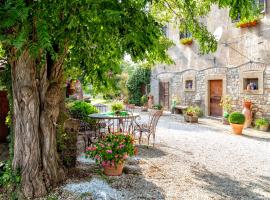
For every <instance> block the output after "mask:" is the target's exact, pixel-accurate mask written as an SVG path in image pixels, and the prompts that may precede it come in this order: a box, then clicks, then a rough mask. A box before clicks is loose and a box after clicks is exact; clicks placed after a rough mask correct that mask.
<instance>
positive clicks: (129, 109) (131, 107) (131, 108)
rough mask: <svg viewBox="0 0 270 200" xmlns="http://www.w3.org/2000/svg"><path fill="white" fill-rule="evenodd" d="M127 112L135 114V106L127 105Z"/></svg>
mask: <svg viewBox="0 0 270 200" xmlns="http://www.w3.org/2000/svg"><path fill="white" fill-rule="evenodd" d="M126 110H127V111H129V112H134V110H135V104H127V105H126Z"/></svg>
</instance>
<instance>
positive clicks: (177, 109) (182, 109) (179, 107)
mask: <svg viewBox="0 0 270 200" xmlns="http://www.w3.org/2000/svg"><path fill="white" fill-rule="evenodd" d="M187 108H188V106H183V105H176V106H175V107H174V114H184V112H185V111H186V110H187Z"/></svg>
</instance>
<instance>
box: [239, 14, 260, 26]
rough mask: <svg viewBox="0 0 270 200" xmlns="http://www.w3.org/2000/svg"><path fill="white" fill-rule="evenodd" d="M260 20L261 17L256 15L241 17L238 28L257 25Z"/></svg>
mask: <svg viewBox="0 0 270 200" xmlns="http://www.w3.org/2000/svg"><path fill="white" fill-rule="evenodd" d="M258 22H259V17H258V16H254V17H251V18H248V19H247V18H244V19H241V20H240V21H239V22H238V23H236V27H237V28H248V27H253V26H256V25H257V24H258Z"/></svg>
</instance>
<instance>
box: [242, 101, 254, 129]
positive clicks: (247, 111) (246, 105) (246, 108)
mask: <svg viewBox="0 0 270 200" xmlns="http://www.w3.org/2000/svg"><path fill="white" fill-rule="evenodd" d="M251 106H252V102H251V100H250V99H249V98H248V97H247V96H245V97H244V101H243V110H242V113H243V114H244V115H245V123H244V128H247V127H250V125H251V122H252V112H251Z"/></svg>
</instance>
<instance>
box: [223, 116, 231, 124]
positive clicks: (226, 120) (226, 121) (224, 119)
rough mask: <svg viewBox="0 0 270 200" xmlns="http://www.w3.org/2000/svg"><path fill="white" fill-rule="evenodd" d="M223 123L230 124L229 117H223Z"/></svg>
mask: <svg viewBox="0 0 270 200" xmlns="http://www.w3.org/2000/svg"><path fill="white" fill-rule="evenodd" d="M222 123H223V124H224V125H230V123H229V121H228V119H227V118H225V117H223V118H222Z"/></svg>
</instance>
